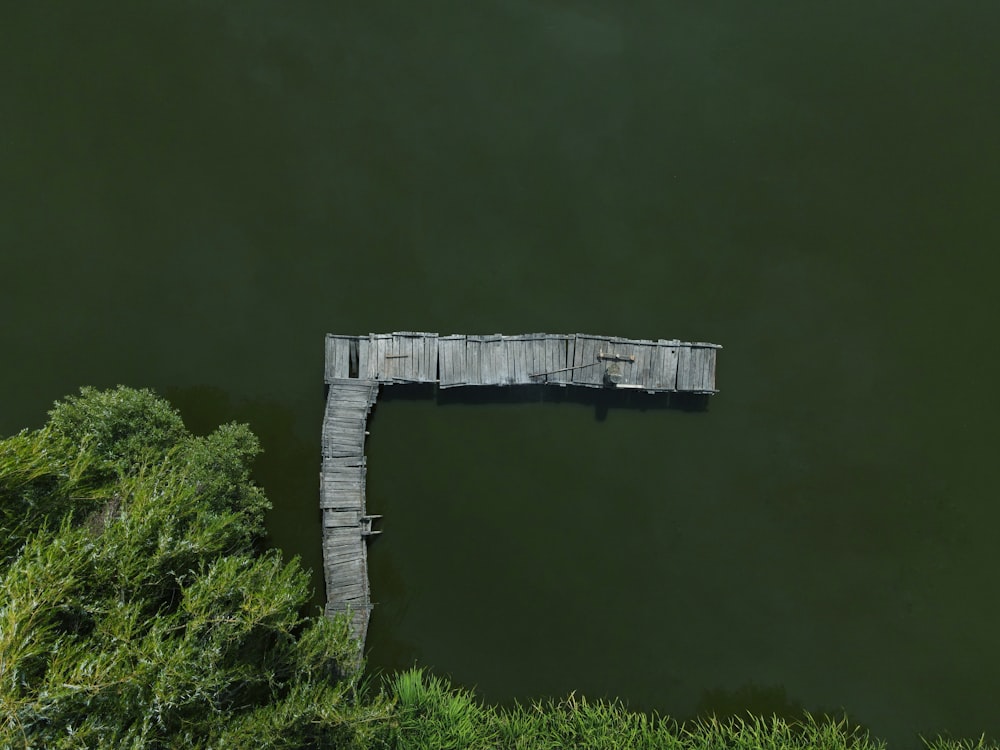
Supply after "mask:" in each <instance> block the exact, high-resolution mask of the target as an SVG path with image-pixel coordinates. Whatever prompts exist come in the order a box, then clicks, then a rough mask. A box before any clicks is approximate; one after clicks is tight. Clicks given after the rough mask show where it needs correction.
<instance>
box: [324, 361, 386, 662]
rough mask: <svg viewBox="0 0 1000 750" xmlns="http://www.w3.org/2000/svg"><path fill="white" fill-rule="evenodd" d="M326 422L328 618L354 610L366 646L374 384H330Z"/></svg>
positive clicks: (353, 381) (356, 628)
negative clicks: (368, 440) (368, 459)
mask: <svg viewBox="0 0 1000 750" xmlns="http://www.w3.org/2000/svg"><path fill="white" fill-rule="evenodd" d="M328 383H329V386H330V390H329V393H328V394H327V399H326V413H325V414H324V417H323V466H322V471H321V473H320V501H319V507H320V510H321V512H322V514H323V567H324V572H325V576H326V614H327V615H330V616H332V615H334V614H337V613H338V612H344V611H348V610H349V611H350V612H351V619H352V625H353V630H354V633H355V634H356V636H357V637H358V638H359V639H360V641H361V643H362V644H363V643H364V640H365V636H366V635H367V633H368V618H369V615H370V613H371V595H370V594H369V591H368V550H367V548H366V545H365V535H366V532H370V530H371V518H370V517H369V516H368V514H367V513H366V511H365V474H366V471H367V470H366V468H365V434H366V430H365V427H366V426H367V423H368V414H369V412H370V411H371V408H372V405H374V403H375V398H376V396H377V395H378V383H377V382H375V381H374V380H357V379H351V380H333V381H328Z"/></svg>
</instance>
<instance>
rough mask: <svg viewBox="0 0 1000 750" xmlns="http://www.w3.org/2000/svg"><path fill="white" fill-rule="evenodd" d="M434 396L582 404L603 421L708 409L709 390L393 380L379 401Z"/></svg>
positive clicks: (472, 401) (464, 401) (447, 401)
mask: <svg viewBox="0 0 1000 750" xmlns="http://www.w3.org/2000/svg"><path fill="white" fill-rule="evenodd" d="M424 399H431V400H433V401H434V402H435V403H436V404H437V405H439V406H453V405H456V404H461V405H465V406H474V405H477V404H483V405H487V404H489V405H492V404H532V403H539V404H542V403H544V404H579V405H583V406H592V407H593V408H594V419H596V420H597V421H598V422H603V421H604V420H605V419H607V417H608V413H609V412H611V411H612V410H617V409H635V410H638V411H652V410H667V409H669V410H673V411H683V412H705V411H708V405H709V401H710V400H711V398H710V395H709V394H705V393H647V392H646V391H639V390H617V389H614V388H579V387H574V386H553V385H544V384H539V385H508V386H484V385H477V386H468V387H462V386H458V387H455V388H440V387H438V386H437V385H436V384H433V383H420V384H398V385H397V384H393V385H390V386H387V387H383V388H382V389H381V392H380V393H379V401H410V400H424Z"/></svg>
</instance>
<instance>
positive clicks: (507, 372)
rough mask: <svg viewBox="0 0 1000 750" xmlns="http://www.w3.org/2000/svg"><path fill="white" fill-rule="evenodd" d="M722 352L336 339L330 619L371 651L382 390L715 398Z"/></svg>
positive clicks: (447, 339) (599, 344) (541, 337)
mask: <svg viewBox="0 0 1000 750" xmlns="http://www.w3.org/2000/svg"><path fill="white" fill-rule="evenodd" d="M719 349H721V347H720V346H718V345H717V344H708V343H704V342H685V341H678V340H676V339H657V340H645V339H639V340H636V339H623V338H618V337H608V336H592V335H589V334H582V333H577V334H569V335H565V334H548V333H533V334H525V335H519V336H502V335H500V334H494V335H490V336H467V335H450V336H440V335H438V334H436V333H422V332H411V331H403V332H397V333H372V334H369V335H367V336H343V335H334V334H328V335H327V337H326V374H325V381H326V384H327V385H328V387H329V391H328V394H327V400H326V413H325V415H324V419H323V465H322V470H321V474H320V509H321V512H322V514H323V563H324V571H325V577H326V599H327V603H326V614H327V615H330V616H332V615H335V614H337V613H340V612H350V613H351V618H352V626H353V630H354V633H355V635H356V637H357V638H358V640H359V644H360V646H361V648H362V649H363V647H364V642H365V638H366V636H367V633H368V621H369V618H370V616H371V610H372V603H371V592H370V591H369V586H368V551H367V543H366V539H367V537H368V536H371V535H373V534H377V533H379V532H378V531H377V530H375V529H373V524H374V521H375V520H376V519H377V518H379V516H370V515H368V511H367V507H366V503H365V475H366V466H365V454H364V446H365V436H366V435H367V434H368V433H367V431H366V427H367V424H368V415H369V413H370V412H371V410H372V407H373V406H374V405H375V400H376V398H377V397H378V389H379V386H381V385H391V384H394V383H429V384H436V385H437V386H438V387H440V388H454V387H460V386H494V387H498V386H512V385H531V384H548V385H554V386H560V387H567V386H575V387H584V388H609V389H615V390H636V391H646V392H648V393H701V394H712V393H716V392H717V391H716V388H715V363H716V355H717V353H718V350H719Z"/></svg>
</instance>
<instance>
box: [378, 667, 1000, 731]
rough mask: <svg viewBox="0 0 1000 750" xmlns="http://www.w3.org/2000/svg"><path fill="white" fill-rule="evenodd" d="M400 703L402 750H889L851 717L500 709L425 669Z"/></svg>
mask: <svg viewBox="0 0 1000 750" xmlns="http://www.w3.org/2000/svg"><path fill="white" fill-rule="evenodd" d="M388 692H389V693H390V694H391V695H392V697H394V699H395V708H394V713H395V716H394V718H395V720H394V721H392V722H390V724H391V726H392V736H391V737H387V738H386V744H387V745H388V746H390V747H395V748H400V750H409V749H410V748H413V749H414V750H423V749H425V748H426V749H427V750H439V749H440V750H447V749H454V750H458V749H459V748H461V749H462V750H465V749H466V748H469V749H470V750H477V749H479V748H482V749H483V750H485V749H486V748H489V749H490V750H505V749H507V748H509V749H510V750H562V749H563V748H588V750H626V749H627V750H886V745H885V743H884V742H882V741H881V740H879V739H876V738H873V737H872V736H871V735H870V734H869V733H868V732H867V731H865V730H863V729H861V728H860V727H857V726H854V725H851V724H850V722H849V721H848V720H847V719H846V718H839V719H829V718H826V717H823V718H815V717H813V716H811V715H809V714H807V713H806V714H803V716H802V718H800V719H797V720H789V719H784V718H780V717H777V716H773V717H756V716H747V717H746V718H740V717H731V718H726V719H718V718H714V717H710V718H705V719H699V720H696V721H692V722H688V723H686V724H679V723H678V722H676V721H674V720H673V719H669V718H663V717H660V716H658V715H656V714H644V713H639V712H635V711H630V710H628V709H627V708H626V707H625V706H624V705H623V704H621V703H620V702H608V701H588V700H586V699H584V698H578V697H576V696H575V695H570V696H569V697H568V698H566V699H564V700H561V701H544V702H535V703H532V704H530V705H526V706H522V705H515V706H514V707H513V708H500V707H496V706H491V705H488V704H484V703H482V702H481V701H478V700H477V699H476V698H475V695H474V694H473V693H472V692H471V691H469V690H465V689H463V688H459V687H454V686H452V685H451V684H450V683H449V682H448V681H447V680H445V679H442V678H440V677H437V676H434V675H430V674H427V673H425V672H424V671H423V670H421V669H411V670H408V671H405V672H401V673H399V674H397V675H396V676H395V677H393V678H392V679H391V680H389V684H388ZM924 744H925V745H926V747H927V750H1000V748H998V746H997V745H996V744H991V743H990V742H988V741H987V740H986V738H985V737H982V738H979V739H978V740H953V739H948V738H935V739H933V740H924Z"/></svg>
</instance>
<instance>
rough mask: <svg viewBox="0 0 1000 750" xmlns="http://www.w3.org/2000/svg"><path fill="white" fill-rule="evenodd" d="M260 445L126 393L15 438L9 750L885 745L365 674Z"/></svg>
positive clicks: (1, 729)
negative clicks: (277, 495) (282, 508)
mask: <svg viewBox="0 0 1000 750" xmlns="http://www.w3.org/2000/svg"><path fill="white" fill-rule="evenodd" d="M259 451H260V445H259V443H258V441H257V438H256V437H255V436H254V435H253V433H252V432H251V431H250V429H249V427H247V426H246V425H239V424H227V425H222V426H220V427H219V428H218V429H216V430H215V431H214V432H213V433H211V434H210V435H207V436H196V435H193V434H191V433H190V432H189V431H188V430H187V429H186V428H185V426H184V423H183V421H182V419H181V417H180V415H179V413H178V412H177V411H176V410H175V409H174V408H172V407H171V406H170V404H168V403H167V402H166V401H164V400H163V399H161V398H159V397H158V396H156V395H155V394H154V393H152V392H150V391H148V390H134V389H130V388H124V387H119V388H117V389H114V390H107V391H98V390H95V389H90V388H84V389H82V390H81V392H80V394H79V395H76V396H71V397H68V398H66V399H65V400H63V401H61V402H58V403H56V404H55V406H54V408H53V410H52V411H51V412H50V418H49V421H48V423H47V424H46V425H45V426H44V427H43V428H41V429H38V430H25V431H22V432H20V433H18V434H17V435H13V436H10V437H8V438H6V439H3V440H0V747H3V748H8V747H10V748H17V747H39V748H42V747H44V748H75V747H80V748H84V747H86V748H147V747H148V748H161V747H163V748H169V747H185V748H188V747H194V748H197V747H206V748H208V747H213V748H228V747H234V748H239V747H254V748H260V749H261V750H263V749H265V748H429V749H430V748H433V749H435V750H437V749H438V748H566V747H581V748H675V749H677V750H695V749H696V748H733V749H737V748H748V749H749V748H774V749H775V750H785V749H787V750H797V749H798V748H830V749H831V750H840V749H843V750H869V749H872V750H874V749H875V748H881V747H884V743H882V742H881V741H879V740H878V739H876V738H873V737H871V736H870V735H869V734H868V733H867V732H865V731H863V730H862V729H860V728H858V727H855V726H853V725H851V724H850V723H849V722H848V721H847V720H846V719H844V718H839V719H830V718H826V717H818V718H814V717H811V716H808V715H804V716H803V717H802V718H801V719H800V720H798V721H789V720H785V719H780V718H777V717H770V718H769V717H750V716H748V717H746V718H735V719H726V720H719V719H714V718H705V719H700V720H697V721H694V722H686V723H679V722H676V721H674V720H672V719H669V718H663V717H659V716H655V715H649V714H644V713H639V712H634V711H630V710H628V709H627V708H626V707H625V706H624V705H623V704H621V703H618V702H608V701H588V700H586V699H584V698H579V697H576V696H575V695H571V696H569V697H567V698H564V699H562V700H558V701H556V700H552V701H547V702H535V703H531V704H523V705H516V706H514V707H512V708H502V707H496V706H491V705H488V704H485V703H483V702H481V701H479V700H477V699H476V697H475V696H474V695H473V693H471V692H469V691H467V690H465V689H463V688H459V687H456V686H453V685H451V684H450V683H449V682H448V681H447V680H446V679H444V678H441V677H438V676H435V675H433V674H431V673H429V672H427V671H424V670H422V669H417V668H414V669H412V670H409V671H405V672H402V673H399V674H395V675H389V676H386V677H385V678H382V679H376V678H371V677H365V676H364V671H363V669H364V667H363V664H361V663H358V661H357V660H356V659H355V658H354V657H355V653H356V644H355V643H354V642H353V641H352V640H351V635H350V633H351V630H350V626H349V622H348V620H347V618H346V617H345V616H343V615H341V616H338V617H337V618H334V619H330V618H326V617H323V616H322V615H321V614H319V613H308V612H306V608H307V602H308V601H309V597H310V593H311V592H310V591H309V577H308V573H307V572H306V571H304V570H303V569H302V568H301V567H300V565H299V562H298V561H297V560H296V559H292V560H285V559H284V558H283V557H282V554H281V552H280V551H279V550H275V549H266V548H265V547H264V545H263V538H264V514H265V512H266V511H267V510H268V508H269V507H270V505H269V503H268V500H267V498H266V497H265V495H264V492H263V491H262V489H261V488H260V487H258V486H257V485H255V484H254V482H253V481H252V480H251V474H250V473H251V465H252V462H253V460H254V458H255V456H256V455H257V454H258V453H259ZM925 744H926V745H927V746H928V747H929V748H933V750H951V749H953V748H954V749H957V748H963V749H968V750H971V749H972V748H983V749H984V750H985V749H986V748H995V747H997V746H996V745H995V744H990V743H989V742H987V741H986V740H985V739H982V738H980V739H978V740H954V739H944V738H935V739H930V740H926V741H925Z"/></svg>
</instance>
